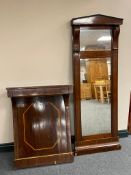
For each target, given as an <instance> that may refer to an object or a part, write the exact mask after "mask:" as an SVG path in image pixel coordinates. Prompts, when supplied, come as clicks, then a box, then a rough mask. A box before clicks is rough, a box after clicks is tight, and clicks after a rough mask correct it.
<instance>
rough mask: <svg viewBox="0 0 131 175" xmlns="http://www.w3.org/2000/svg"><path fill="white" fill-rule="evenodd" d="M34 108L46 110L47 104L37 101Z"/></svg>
mask: <svg viewBox="0 0 131 175" xmlns="http://www.w3.org/2000/svg"><path fill="white" fill-rule="evenodd" d="M34 108H35V109H38V110H39V111H44V110H45V104H43V103H41V102H37V103H35V104H34Z"/></svg>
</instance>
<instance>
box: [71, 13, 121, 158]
mask: <svg viewBox="0 0 131 175" xmlns="http://www.w3.org/2000/svg"><path fill="white" fill-rule="evenodd" d="M83 21H84V22H83ZM122 22H123V19H121V18H114V17H109V16H104V15H92V16H88V17H80V18H74V19H72V21H71V24H72V39H73V42H72V47H73V51H72V52H73V53H72V57H73V80H74V125H75V154H76V155H81V154H88V153H95V152H102V151H110V150H117V149H120V148H121V146H120V144H119V137H118V37H119V32H120V27H119V26H120V25H121V24H122ZM84 26H85V27H86V28H87V27H88V28H89V29H97V28H98V29H110V30H111V31H112V39H111V42H112V46H111V51H104V52H103V51H95V54H94V52H92V51H80V28H81V27H84ZM87 57H88V58H96V57H97V58H98V57H99V58H103V57H111V67H112V69H111V75H112V78H111V84H112V87H111V91H112V98H111V133H108V134H106V133H105V134H98V135H91V136H82V128H81V103H80V59H81V58H82V59H84V58H87ZM87 110H88V109H87Z"/></svg>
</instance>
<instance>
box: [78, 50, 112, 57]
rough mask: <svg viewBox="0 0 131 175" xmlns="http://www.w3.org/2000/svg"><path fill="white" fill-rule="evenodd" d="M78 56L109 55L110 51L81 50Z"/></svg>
mask: <svg viewBox="0 0 131 175" xmlns="http://www.w3.org/2000/svg"><path fill="white" fill-rule="evenodd" d="M80 57H81V58H82V59H84V58H86V59H87V58H105V57H111V51H81V52H80Z"/></svg>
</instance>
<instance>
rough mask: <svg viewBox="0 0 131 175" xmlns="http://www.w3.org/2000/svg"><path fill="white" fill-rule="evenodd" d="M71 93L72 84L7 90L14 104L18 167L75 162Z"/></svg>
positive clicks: (15, 144) (15, 149)
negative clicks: (71, 131) (71, 124)
mask: <svg viewBox="0 0 131 175" xmlns="http://www.w3.org/2000/svg"><path fill="white" fill-rule="evenodd" d="M70 93H72V86H70V85H69V86H68V85H60V86H59V85H57V86H38V87H14V88H7V94H8V97H10V98H11V101H12V110H13V125H14V152H15V165H16V167H18V168H25V167H31V166H38V165H49V164H58V163H64V162H72V161H73V157H74V156H73V152H72V148H71V133H70V116H69V94H70Z"/></svg>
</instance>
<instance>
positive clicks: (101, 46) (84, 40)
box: [80, 27, 111, 51]
mask: <svg viewBox="0 0 131 175" xmlns="http://www.w3.org/2000/svg"><path fill="white" fill-rule="evenodd" d="M92 50H94V51H95V50H111V31H110V30H109V29H101V30H98V29H93V30H92V29H88V28H87V27H83V28H80V51H92Z"/></svg>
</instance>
